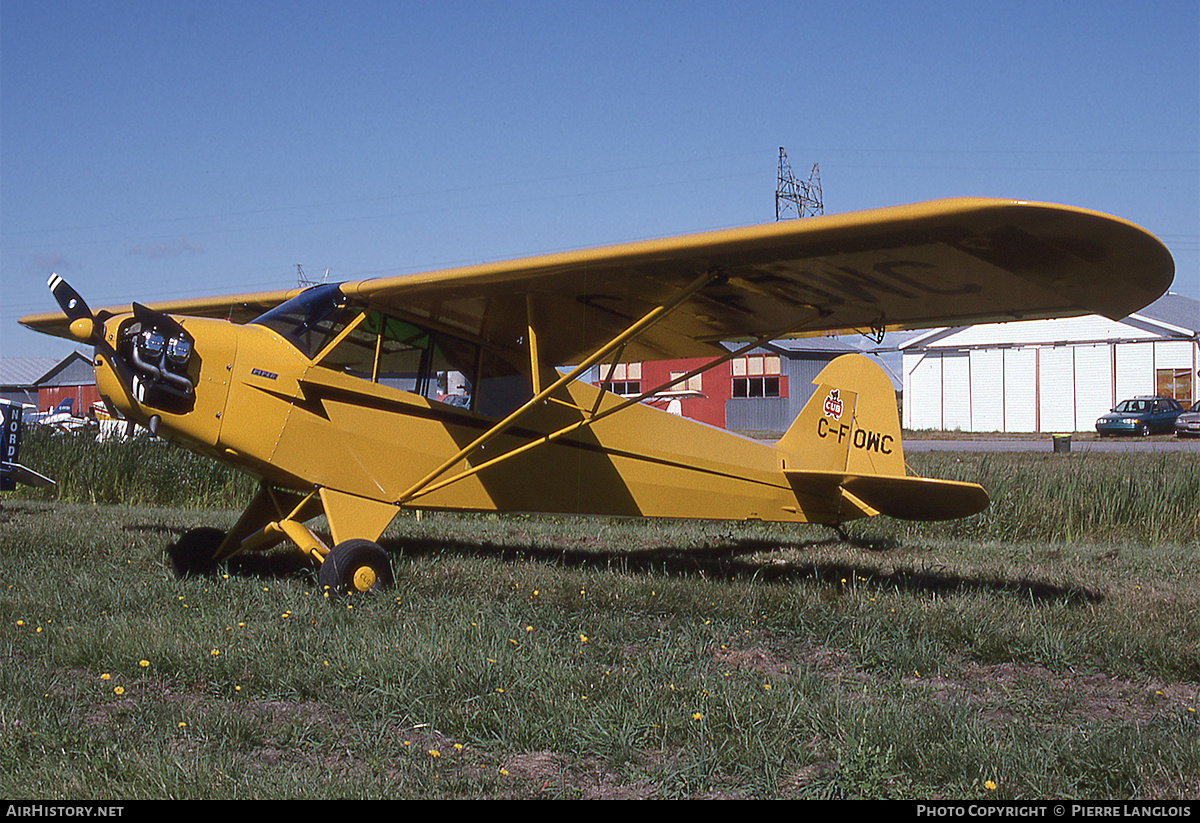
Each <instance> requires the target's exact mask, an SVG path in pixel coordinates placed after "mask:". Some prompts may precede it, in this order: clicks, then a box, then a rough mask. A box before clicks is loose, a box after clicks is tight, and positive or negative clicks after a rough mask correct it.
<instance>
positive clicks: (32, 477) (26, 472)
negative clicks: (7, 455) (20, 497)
mask: <svg viewBox="0 0 1200 823" xmlns="http://www.w3.org/2000/svg"><path fill="white" fill-rule="evenodd" d="M4 477H5V479H12V480H15V481H16V482H18V483H24V484H25V485H26V486H35V487H42V486H53V485H54V481H53V480H51V479H50V478H49V477H46V476H45V475H41V474H38V473H37V472H35V471H34V470H33V469H27V468H25V467H24V466H22V465H21V464H20V463H5V464H4Z"/></svg>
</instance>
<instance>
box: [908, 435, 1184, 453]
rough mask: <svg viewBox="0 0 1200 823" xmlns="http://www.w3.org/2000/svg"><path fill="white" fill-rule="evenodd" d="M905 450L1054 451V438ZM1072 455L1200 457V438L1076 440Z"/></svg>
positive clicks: (912, 444) (916, 445)
mask: <svg viewBox="0 0 1200 823" xmlns="http://www.w3.org/2000/svg"><path fill="white" fill-rule="evenodd" d="M904 450H905V451H908V452H927V451H957V452H988V451H991V452H1053V451H1054V438H1053V437H1052V436H1050V435H1046V436H1045V437H1043V438H1025V439H1014V440H1003V439H1000V438H981V439H978V440H972V439H969V438H962V439H949V440H938V439H936V438H930V439H927V440H926V439H916V438H912V439H910V438H908V437H906V438H905V439H904ZM1069 450H1070V452H1072V453H1074V452H1088V451H1092V452H1151V453H1152V452H1177V451H1182V452H1194V453H1196V454H1200V437H1187V438H1184V437H1175V436H1173V435H1151V436H1149V437H1132V436H1130V437H1106V438H1104V439H1103V440H1101V439H1099V438H1096V437H1088V438H1084V439H1077V438H1074V437H1072V438H1071V442H1070V444H1069Z"/></svg>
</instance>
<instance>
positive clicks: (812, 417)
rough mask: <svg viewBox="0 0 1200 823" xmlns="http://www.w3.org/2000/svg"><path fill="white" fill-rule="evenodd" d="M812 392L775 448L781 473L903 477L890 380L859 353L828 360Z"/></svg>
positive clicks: (897, 422) (902, 462)
mask: <svg viewBox="0 0 1200 823" xmlns="http://www.w3.org/2000/svg"><path fill="white" fill-rule="evenodd" d="M813 383H814V384H815V385H816V386H817V390H816V391H815V392H814V393H813V395H812V397H810V398H809V400H808V402H807V403H806V404H805V405H804V408H803V409H802V410H801V412H800V414H799V415H797V417H796V420H795V421H794V422H793V423H792V425H791V426H790V427H789V428H788V430H787V432H786V433H785V434H784V436H783V437H782V438H781V439H780V440H779V442H778V443H777V444H776V449H778V450H779V451H780V452H782V457H783V461H784V468H785V469H793V470H810V471H826V472H845V473H848V474H872V475H904V474H905V468H904V447H903V446H902V444H901V441H900V415H899V414H898V413H897V411H896V392H895V389H893V388H892V381H891V380H890V379H888V376H887V375H886V374H885V373H884V372H883V369H881V368H880V367H879V366H878V365H876V364H875V363H874V362H872V361H871V360H870V359H869V358H867V357H864V356H863V355H861V354H845V355H842V356H841V357H838V358H837V359H835V360H833V361H832V362H830V364H829V365H827V366H826V367H825V368H824V369H822V370H821V373H820V374H818V375H817V377H816V379H815V380H813Z"/></svg>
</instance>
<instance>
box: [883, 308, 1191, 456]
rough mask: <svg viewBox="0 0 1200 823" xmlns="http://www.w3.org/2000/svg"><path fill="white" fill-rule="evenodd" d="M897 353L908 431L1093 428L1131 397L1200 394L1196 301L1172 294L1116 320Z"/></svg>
mask: <svg viewBox="0 0 1200 823" xmlns="http://www.w3.org/2000/svg"><path fill="white" fill-rule="evenodd" d="M899 349H900V351H901V353H902V355H903V356H902V362H903V380H904V394H903V409H904V413H903V417H904V419H903V425H904V427H905V428H907V429H913V430H921V429H934V430H942V431H954V430H959V431H968V432H1064V433H1065V432H1076V431H1092V430H1094V428H1095V422H1096V418H1097V417H1099V416H1100V415H1101V414H1104V413H1105V412H1107V411H1108V410H1110V409H1111V408H1112V407H1113V406H1114V405H1116V404H1117V403H1118V402H1120V401H1121V400H1123V399H1125V398H1127V397H1134V396H1136V395H1151V394H1160V395H1165V396H1167V397H1174V398H1176V399H1178V400H1179V401H1180V402H1181V403H1185V404H1190V403H1191V402H1192V401H1193V400H1194V399H1195V398H1196V397H1197V395H1198V394H1200V302H1197V301H1195V300H1192V299H1190V298H1187V297H1183V296H1181V295H1177V294H1166V295H1163V296H1162V297H1160V298H1159V299H1158V300H1156V301H1155V302H1154V303H1151V304H1150V305H1149V306H1147V307H1146V308H1144V309H1142V310H1141V311H1140V312H1137V313H1136V314H1131V315H1130V316H1129V317H1126V318H1125V319H1124V320H1119V321H1115V320H1109V319H1108V318H1106V317H1101V316H1099V315H1089V316H1086V317H1075V318H1066V319H1058V320H1025V321H1014V322H1010V323H989V324H983V325H978V326H961V327H956V328H941V329H933V330H931V331H927V332H924V333H922V334H919V335H917V336H915V337H913V338H911V339H909V340H908V341H907V342H905V343H903V344H901V345H900V346H899Z"/></svg>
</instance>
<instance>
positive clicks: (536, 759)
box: [0, 444, 1200, 800]
mask: <svg viewBox="0 0 1200 823" xmlns="http://www.w3.org/2000/svg"><path fill="white" fill-rule="evenodd" d="M27 445H28V444H27ZM146 446H147V447H153V444H146ZM98 454H99V456H98V457H97V458H96V459H97V460H100V461H103V460H104V459H106V458H105V457H104V456H103V454H101V453H99V452H98ZM26 455H28V460H29V464H30V465H34V466H36V467H37V468H39V470H49V471H48V473H53V472H54V470H53V468H51V467H49V466H46V464H45V463H38V462H35V458H39V459H40V455H39V454H38V453H37V452H36V451H35V450H34V449H27V450H26V451H25V452H23V457H25V456H26ZM165 455H166V457H165V458H164V459H160V461H159V462H160V463H162V464H165V463H169V462H170V461H171V460H172V459H174V458H173V455H182V453H180V452H178V451H177V450H169V451H166V452H165ZM181 459H186V460H191V459H192V458H190V457H186V456H183V457H181ZM959 461H961V462H959ZM910 462H911V463H913V466H914V469H917V470H918V471H920V472H921V473H925V474H931V475H934V476H943V477H955V478H961V479H979V480H981V481H982V482H985V484H986V485H987V486H988V488H989V489H990V490H991V492H992V495H993V500H994V503H993V507H992V510H991V511H990V512H988V513H986V514H984V515H981V516H977V517H975V518H970V519H969V520H967V521H963V522H961V523H949V524H928V525H924V526H920V527H915V526H910V525H907V524H900V523H896V522H893V521H886V520H882V519H880V520H876V521H870V522H868V523H860V524H856V525H855V527H854V528H853V529H852V530H851V536H852V539H851V540H849V541H845V542H843V541H841V540H837V539H834V538H833V536H832V533H831V532H830V531H829V530H825V529H820V528H814V527H800V528H784V527H777V526H772V525H768V524H754V523H747V524H729V523H705V522H690V523H680V522H654V521H640V520H591V519H585V518H553V517H521V516H508V517H498V516H467V515H450V514H435V513H429V512H422V513H420V515H417V514H409V515H406V516H404V517H401V518H399V519H398V520H397V521H396V523H395V524H393V527H392V528H391V529H389V531H388V533H387V534H386V535H385V538H384V541H383V542H384V543H385V546H386V547H387V548H388V549H389V551H390V552H391V553H392V558H393V565H394V567H395V570H396V575H397V586H396V589H395V590H394V591H393V592H391V593H389V594H388V595H387V596H374V597H352V598H348V599H345V600H340V601H328V600H326V599H324V598H322V597H321V596H320V595H319V594H318V593H317V587H316V584H315V573H314V570H313V569H312V568H311V566H308V565H306V564H305V563H304V562H303V561H302V560H300V559H299V558H298V556H297V555H295V554H293V553H289V552H286V551H282V552H274V553H270V554H267V555H263V556H258V557H249V558H246V559H244V560H243V561H241V562H236V563H234V564H232V565H231V566H230V568H229V569H227V570H226V573H225V574H223V575H219V576H216V577H213V578H209V579H189V580H184V581H180V580H176V579H174V578H173V577H172V575H171V574H170V573H169V570H168V567H167V565H166V562H165V559H164V554H163V552H164V549H165V547H166V545H168V544H169V543H170V542H171V541H172V540H173V539H174V538H175V537H176V536H177V535H179V534H181V533H182V532H183V531H185V530H186V529H189V528H193V527H196V526H200V525H216V526H220V527H228V526H229V525H231V524H232V522H233V521H234V519H235V518H236V514H237V510H236V506H237V505H240V501H241V499H242V498H241V495H244V494H247V493H248V489H244V488H241V489H239V487H238V485H237V484H238V483H240V482H242V481H240V480H239V479H237V478H230V477H225V476H224V475H223V474H222V473H221V470H217V469H210V468H207V467H206V468H205V471H211V472H212V473H211V474H204V473H203V472H200V473H197V474H196V476H195V477H193V478H192V479H191V480H178V481H176V483H177V484H178V485H180V486H181V487H187V488H192V489H195V490H196V491H194V492H192V493H193V494H195V497H194V498H193V497H187V496H184V497H182V498H181V497H175V496H172V497H171V498H170V499H168V500H159V499H155V498H154V491H155V489H154V485H153V483H151V482H148V481H147V480H145V479H144V478H143V477H142V475H141V472H142V470H143V469H142V467H141V466H140V464H139V463H138V461H133V463H132V464H131V465H130V467H129V468H127V469H126V471H125V472H123V473H121V474H119V475H118V476H117V477H118V479H115V480H113V481H112V486H111V488H100V489H95V490H94V493H95V495H96V499H97V501H111V502H97V503H96V504H93V503H92V502H91V495H90V494H89V493H88V492H86V491H81V490H79V489H80V488H82V487H79V488H77V490H76V491H73V492H70V493H69V494H67V493H65V492H66V489H65V487H60V488H59V489H58V490H57V491H56V492H54V493H53V494H49V495H47V494H45V493H43V494H42V495H41V496H38V495H29V494H26V495H25V496H19V497H11V496H10V497H8V498H6V499H5V500H3V501H0V561H2V565H0V650H2V651H0V654H3V656H4V660H3V663H4V665H3V666H0V794H2V795H4V796H9V797H37V798H44V799H67V798H72V797H74V798H77V797H88V798H95V799H102V798H114V799H137V798H204V797H221V798H309V797H312V798H324V797H400V798H451V797H455V798H535V797H563V798H590V797H610V798H622V797H630V798H642V797H655V798H843V797H848V798H852V797H890V798H937V797H942V798H995V799H1001V800H1003V799H1010V798H1024V799H1030V798H1036V799H1045V798H1051V797H1055V798H1130V799H1133V798H1137V799H1153V798H1170V797H1196V796H1198V795H1200V721H1198V715H1197V710H1198V709H1200V608H1198V606H1200V571H1198V570H1197V563H1196V560H1197V550H1198V549H1200V542H1198V539H1197V534H1198V529H1197V522H1196V513H1197V510H1198V508H1200V493H1198V492H1197V487H1196V477H1197V475H1198V474H1200V472H1198V471H1197V469H1198V468H1200V467H1198V466H1197V465H1196V457H1195V456H1193V455H1186V454H1184V455H1178V454H1176V455H1084V454H1072V455H1069V456H1064V455H1021V454H1014V455H999V454H992V455H960V456H958V458H956V457H955V456H953V455H933V454H931V455H912V456H910ZM77 470H78V471H79V472H80V476H85V475H87V473H88V472H93V474H92V475H87V476H96V475H95V474H94V472H95V469H93V468H89V467H87V466H86V464H85V461H83V460H79V461H77ZM147 471H153V472H155V473H160V475H159V476H172V477H180V475H177V474H171V472H172V471H173V469H172V468H171V467H169V466H168V465H156V466H154V467H153V468H152V469H147ZM203 477H208V478H210V479H208V480H203V481H202V482H201V481H200V480H198V479H197V478H203ZM121 478H123V479H121ZM193 481H195V482H196V483H198V485H194V486H188V485H187V484H188V483H190V482H193ZM124 484H129V486H130V487H131V488H133V489H137V490H138V491H136V492H135V493H134V494H129V495H127V492H126V491H125V490H124ZM205 489H208V490H209V491H207V492H206V491H204V490H205ZM213 490H220V491H213ZM159 493H163V494H170V495H177V494H178V493H179V489H178V488H176V489H174V490H171V489H163V490H160V492H159ZM224 495H228V498H225V497H223V496H224ZM1110 495H1111V496H1113V497H1114V500H1113V501H1111V502H1105V501H1103V500H1099V499H1097V500H1096V505H1095V506H1094V508H1096V509H1098V511H1089V505H1088V501H1089V500H1091V499H1093V498H1099V497H1105V496H1110ZM60 498H62V499H60ZM72 498H74V499H72ZM225 499H228V503H224V502H222V501H223V500H225ZM131 501H132V502H131ZM213 501H216V502H215V503H214V502H213ZM992 786H994V788H992Z"/></svg>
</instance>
